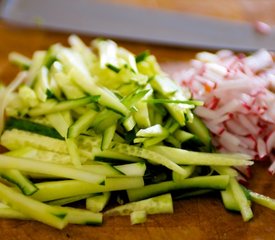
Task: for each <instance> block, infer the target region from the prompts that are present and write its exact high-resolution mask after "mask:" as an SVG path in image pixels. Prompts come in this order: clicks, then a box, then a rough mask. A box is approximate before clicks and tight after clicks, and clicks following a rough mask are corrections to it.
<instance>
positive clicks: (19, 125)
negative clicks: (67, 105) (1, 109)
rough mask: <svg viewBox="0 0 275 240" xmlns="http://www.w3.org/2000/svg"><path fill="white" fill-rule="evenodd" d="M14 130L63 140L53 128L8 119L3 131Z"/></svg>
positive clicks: (17, 119) (22, 119) (26, 120)
mask: <svg viewBox="0 0 275 240" xmlns="http://www.w3.org/2000/svg"><path fill="white" fill-rule="evenodd" d="M14 128H15V129H19V130H24V131H28V132H32V133H37V134H39V135H43V136H47V137H52V138H57V139H61V140H64V138H63V137H62V136H61V135H60V134H59V133H58V132H57V131H56V130H55V129H54V128H52V127H49V126H46V125H43V124H40V123H36V122H33V121H30V120H28V119H26V118H15V117H9V118H8V119H7V121H6V125H5V129H6V130H11V129H14Z"/></svg>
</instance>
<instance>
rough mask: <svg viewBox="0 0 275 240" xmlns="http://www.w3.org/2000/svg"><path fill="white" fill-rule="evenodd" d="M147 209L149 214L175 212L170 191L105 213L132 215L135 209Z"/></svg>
mask: <svg viewBox="0 0 275 240" xmlns="http://www.w3.org/2000/svg"><path fill="white" fill-rule="evenodd" d="M142 210H144V211H146V213H147V214H160V213H173V212H174V210H173V200H172V196H171V194H170V193H167V194H164V195H160V196H157V197H152V198H148V199H145V200H141V201H137V202H131V203H127V204H124V205H122V206H118V207H115V208H112V209H110V210H108V211H106V212H105V215H108V216H116V215H130V214H131V213H133V212H135V211H142Z"/></svg>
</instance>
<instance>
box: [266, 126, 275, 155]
mask: <svg viewBox="0 0 275 240" xmlns="http://www.w3.org/2000/svg"><path fill="white" fill-rule="evenodd" d="M273 148H275V130H274V131H273V132H272V133H271V134H270V135H269V136H268V138H267V140H266V149H267V152H268V153H270V152H271V151H272V149H273Z"/></svg>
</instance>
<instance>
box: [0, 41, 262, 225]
mask: <svg viewBox="0 0 275 240" xmlns="http://www.w3.org/2000/svg"><path fill="white" fill-rule="evenodd" d="M69 45H70V47H65V46H62V45H61V44H55V45H53V46H51V47H50V48H49V49H48V50H47V51H37V52H35V54H34V55H33V58H32V59H31V60H30V61H28V59H27V61H26V59H24V58H22V57H21V56H18V55H17V56H16V55H15V56H13V60H14V59H15V60H17V61H18V60H19V62H20V63H21V64H23V65H26V66H25V67H26V68H27V71H26V72H25V73H26V74H27V76H28V77H27V78H28V79H27V84H24V83H23V84H22V86H19V87H18V89H19V90H18V92H16V91H14V92H13V95H12V97H13V98H12V100H11V101H10V102H8V106H7V108H6V110H7V111H6V112H5V116H7V119H8V121H7V123H6V129H5V131H4V132H3V134H2V135H1V144H2V145H3V146H4V147H6V148H7V149H8V150H9V153H8V154H1V155H0V170H1V171H0V172H1V173H3V172H4V174H2V177H3V178H6V179H7V180H8V181H10V182H12V183H14V184H16V185H17V186H19V188H21V190H22V191H23V193H24V194H28V195H31V198H30V197H29V198H28V197H27V196H25V195H24V194H22V193H20V191H19V190H18V188H16V187H14V188H9V187H7V186H5V185H3V186H2V183H1V184H0V198H1V199H0V200H2V201H4V202H6V203H8V204H9V205H10V206H11V207H12V209H10V210H7V209H9V208H7V207H5V208H3V209H5V210H3V211H2V212H1V208H0V216H1V214H3V215H4V214H6V216H10V217H12V216H13V217H18V218H21V219H22V218H27V219H37V220H38V221H41V222H44V223H47V224H50V225H51V226H54V227H56V228H63V227H64V226H65V225H66V224H67V223H76V224H93V225H97V224H101V223H102V213H92V212H91V211H85V210H81V209H71V208H63V207H56V206H52V205H48V204H44V203H42V202H48V203H49V204H60V205H62V204H66V203H71V202H74V201H77V200H80V199H85V198H88V200H87V208H90V209H92V210H93V211H99V210H102V209H103V207H104V206H105V205H106V204H107V202H108V200H109V198H110V195H111V192H114V191H119V192H120V191H124V192H125V191H126V192H127V194H128V197H129V200H130V201H139V200H141V201H139V202H135V203H132V202H131V203H129V204H128V205H124V206H121V207H119V208H118V209H116V210H113V211H115V212H119V213H125V212H127V213H130V214H131V219H132V223H140V222H143V221H145V220H146V215H147V213H148V214H150V213H160V212H163V211H164V212H169V213H170V212H172V211H173V205H172V198H171V194H173V195H177V196H179V197H180V196H183V193H185V194H186V192H182V190H184V189H190V192H189V193H190V194H201V193H204V192H207V191H209V190H211V189H213V190H225V191H227V190H228V189H231V190H232V194H231V196H234V198H232V199H233V200H234V199H235V201H234V204H237V205H238V207H239V209H240V212H241V214H242V216H243V218H244V220H245V221H247V220H249V219H250V218H251V217H252V215H251V209H249V201H248V199H246V197H247V195H245V194H244V192H243V191H242V189H241V187H240V186H239V185H238V183H237V182H234V180H235V177H236V176H235V175H234V174H233V173H232V171H230V170H229V167H230V166H235V165H246V166H247V165H251V162H250V161H249V159H248V158H247V156H244V155H236V154H233V155H232V154H231V155H227V154H210V153H198V152H191V151H186V150H183V149H180V148H181V147H188V149H192V150H194V149H195V150H201V151H206V152H211V151H212V146H211V136H210V134H209V131H208V130H207V128H206V127H205V125H204V124H203V122H201V121H200V119H199V118H197V116H196V115H194V113H193V109H194V108H195V107H196V106H198V105H200V104H201V102H199V101H196V100H190V98H191V94H190V92H189V91H188V90H187V89H183V88H181V87H179V86H178V85H177V84H176V83H175V82H174V81H172V80H171V79H170V78H169V77H168V75H166V74H165V73H163V72H162V70H161V69H160V66H159V65H158V63H157V62H156V59H155V57H154V56H152V55H150V54H148V53H146V54H141V55H139V56H137V57H135V55H134V54H132V53H130V52H129V51H127V50H126V49H124V48H122V47H119V46H117V44H116V43H115V42H113V41H111V40H102V39H96V40H94V41H93V42H92V44H91V45H92V48H90V47H88V46H86V45H85V44H84V42H82V41H81V40H80V39H79V38H78V37H77V36H71V37H70V38H69ZM3 91H5V88H4V90H3ZM1 93H2V91H1ZM38 122H39V123H38ZM41 122H42V124H41ZM44 124H45V125H44ZM194 142H195V143H196V144H195V146H191V147H190V146H188V145H191V144H192V143H194ZM189 147H190V148H189ZM103 162H105V163H103ZM205 165H207V168H210V169H212V170H213V171H211V172H210V174H209V175H208V176H199V175H200V174H201V172H199V169H203V168H204V166H205ZM35 175H36V176H35ZM26 176H28V177H33V178H35V177H39V178H40V182H38V183H35V184H34V183H32V182H28V178H26ZM48 178H50V179H48ZM35 182H37V179H35ZM161 194H164V195H161ZM95 195H96V196H95ZM159 195H161V196H159ZM189 196H190V195H189ZM253 197H255V199H257V198H256V197H257V196H255V195H253ZM148 198H149V199H148ZM150 198H151V199H150ZM18 200H19V201H18ZM258 200H259V198H258ZM95 201H96V203H95ZM259 201H260V200H259ZM261 201H262V202H265V201H263V200H261ZM232 202H233V201H232ZM91 204H92V205H93V206H91ZM225 205H226V203H225ZM227 205H228V204H227ZM152 206H153V207H152ZM0 207H1V206H0ZM13 207H14V209H17V210H18V211H19V212H16V211H17V210H14V209H13ZM34 208H35V209H34ZM165 209H166V210H165ZM21 210H22V211H21ZM30 213H31V214H30ZM109 213H110V212H109ZM9 214H10V215H9ZM65 215H66V216H65Z"/></svg>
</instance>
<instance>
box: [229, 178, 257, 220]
mask: <svg viewBox="0 0 275 240" xmlns="http://www.w3.org/2000/svg"><path fill="white" fill-rule="evenodd" d="M229 186H230V188H231V190H232V193H233V196H234V198H235V200H236V202H237V204H238V206H239V208H240V211H241V214H242V217H243V220H244V221H245V222H247V221H249V220H250V219H251V218H253V212H252V210H251V207H250V204H249V201H248V199H247V197H246V195H245V193H244V191H243V190H242V188H241V186H240V185H239V183H238V182H237V180H236V179H234V178H232V177H231V178H230V181H229Z"/></svg>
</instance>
